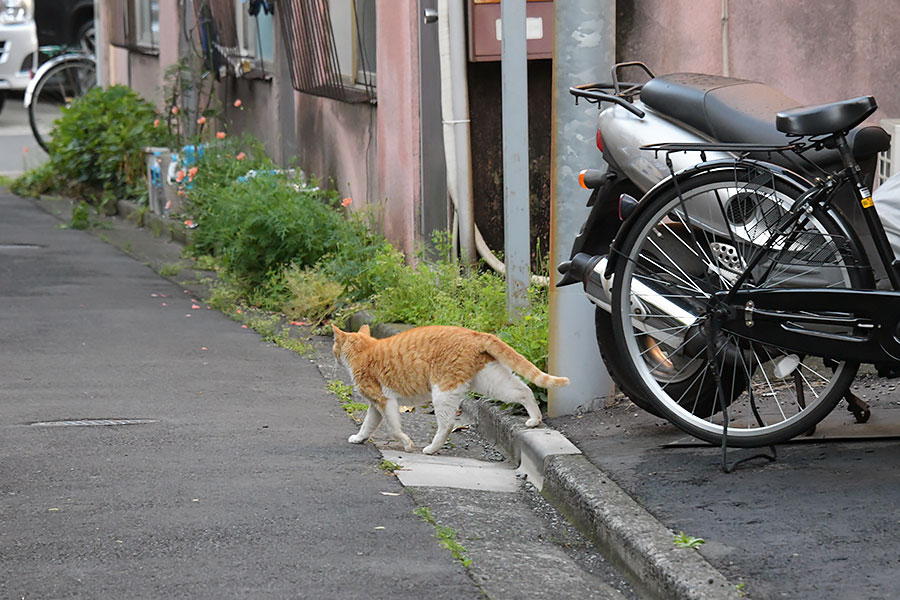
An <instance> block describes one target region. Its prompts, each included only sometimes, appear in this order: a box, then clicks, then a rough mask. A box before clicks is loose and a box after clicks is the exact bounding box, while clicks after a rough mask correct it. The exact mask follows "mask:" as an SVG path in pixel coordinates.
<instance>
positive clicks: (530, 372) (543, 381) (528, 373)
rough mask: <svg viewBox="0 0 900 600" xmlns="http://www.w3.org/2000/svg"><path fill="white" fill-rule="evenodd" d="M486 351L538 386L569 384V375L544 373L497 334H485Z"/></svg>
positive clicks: (547, 386) (549, 386)
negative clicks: (558, 375) (556, 375)
mask: <svg viewBox="0 0 900 600" xmlns="http://www.w3.org/2000/svg"><path fill="white" fill-rule="evenodd" d="M484 351H485V352H487V353H488V354H490V355H491V356H493V357H494V358H495V359H496V360H497V361H499V362H500V363H501V364H503V365H506V366H507V367H509V368H510V369H512V370H513V371H515V372H516V373H518V374H519V375H521V376H522V377H524V378H525V379H527V380H528V381H530V382H531V383H533V384H534V385H536V386H539V387H542V388H551V387H563V386H566V385H569V378H568V377H555V376H553V375H549V374H547V373H544V372H543V371H541V370H540V369H538V368H537V367H536V366H534V365H533V364H531V362H529V360H528V359H527V358H525V357H524V356H522V355H521V354H519V353H518V352H516V351H515V350H513V349H512V348H511V347H510V346H509V345H508V344H506V343H504V342H503V341H502V340H501V339H500V338H498V337H497V336H494V335H491V334H489V333H486V334H484Z"/></svg>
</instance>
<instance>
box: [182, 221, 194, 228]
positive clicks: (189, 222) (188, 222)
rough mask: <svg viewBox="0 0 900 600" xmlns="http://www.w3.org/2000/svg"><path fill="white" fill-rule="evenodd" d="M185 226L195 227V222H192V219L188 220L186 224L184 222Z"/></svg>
mask: <svg viewBox="0 0 900 600" xmlns="http://www.w3.org/2000/svg"><path fill="white" fill-rule="evenodd" d="M184 226H185V227H193V226H194V222H193V221H192V220H190V219H186V220H185V222H184Z"/></svg>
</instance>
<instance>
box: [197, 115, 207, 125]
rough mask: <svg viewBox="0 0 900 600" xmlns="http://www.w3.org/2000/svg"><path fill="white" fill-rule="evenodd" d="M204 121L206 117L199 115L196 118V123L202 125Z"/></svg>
mask: <svg viewBox="0 0 900 600" xmlns="http://www.w3.org/2000/svg"><path fill="white" fill-rule="evenodd" d="M205 123H206V117H200V118H199V119H197V125H203V124H205Z"/></svg>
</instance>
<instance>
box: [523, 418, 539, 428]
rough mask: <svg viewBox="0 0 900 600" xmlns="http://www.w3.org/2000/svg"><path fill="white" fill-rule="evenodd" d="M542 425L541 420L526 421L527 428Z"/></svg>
mask: <svg viewBox="0 0 900 600" xmlns="http://www.w3.org/2000/svg"><path fill="white" fill-rule="evenodd" d="M540 424H541V420H540V418H537V419H528V420H527V421H525V427H537V426H538V425H540Z"/></svg>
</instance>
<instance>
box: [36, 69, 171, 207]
mask: <svg viewBox="0 0 900 600" xmlns="http://www.w3.org/2000/svg"><path fill="white" fill-rule="evenodd" d="M155 115H156V110H155V109H154V107H153V105H152V104H150V103H149V102H147V101H146V100H143V99H142V98H141V97H140V96H138V95H137V94H136V93H135V92H134V91H133V90H132V89H131V88H128V87H125V86H122V85H114V86H111V87H108V88H101V87H95V88H92V89H90V90H89V91H88V92H87V93H86V94H85V95H84V96H81V97H80V98H78V99H77V100H75V101H74V102H73V103H72V105H71V106H70V107H68V108H66V109H64V110H63V113H62V117H61V118H60V119H59V121H58V122H57V126H56V129H55V130H54V133H53V139H52V140H51V141H50V143H49V146H50V161H49V163H48V164H49V166H48V167H47V171H45V173H51V172H52V174H53V177H54V178H55V179H56V180H57V181H63V182H72V183H75V184H80V185H81V186H83V187H85V188H88V189H92V190H95V191H97V192H106V193H108V194H112V195H114V196H116V197H119V198H134V197H144V196H145V195H146V185H145V183H144V171H145V166H144V154H143V148H144V147H145V146H152V145H154V144H158V143H159V142H160V141H161V139H162V137H161V135H162V132H160V131H157V130H155V129H154V127H153V120H154V118H155Z"/></svg>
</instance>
